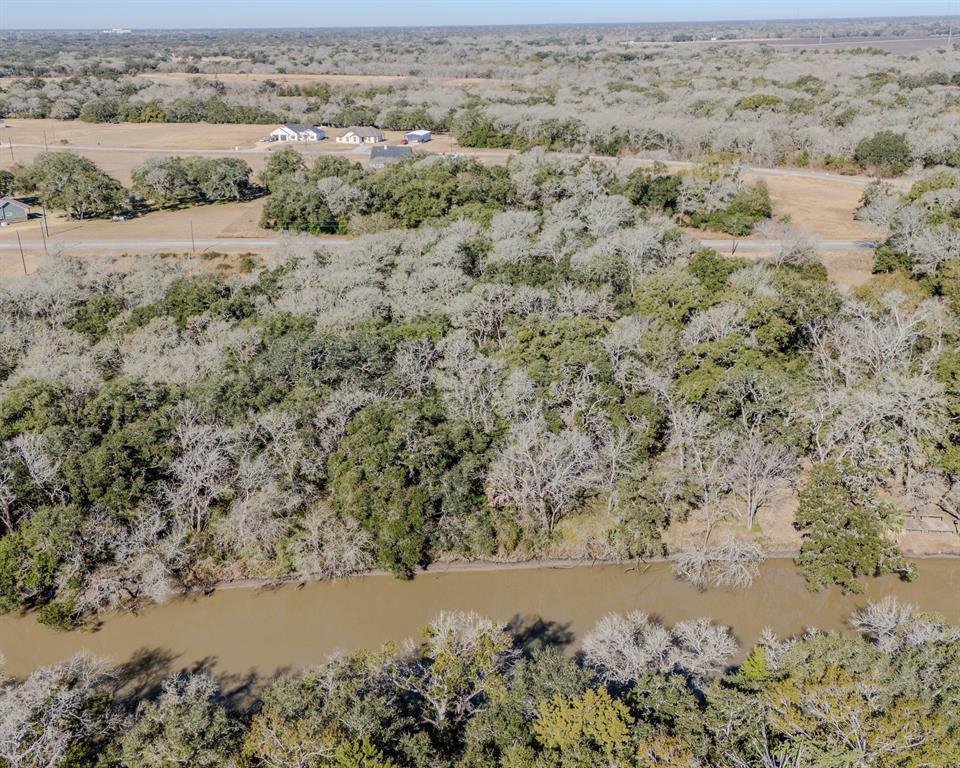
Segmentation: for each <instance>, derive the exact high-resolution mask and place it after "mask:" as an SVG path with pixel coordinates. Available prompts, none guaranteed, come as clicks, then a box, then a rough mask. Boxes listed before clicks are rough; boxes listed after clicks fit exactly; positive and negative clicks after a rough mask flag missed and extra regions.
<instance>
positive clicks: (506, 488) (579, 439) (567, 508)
mask: <svg viewBox="0 0 960 768" xmlns="http://www.w3.org/2000/svg"><path fill="white" fill-rule="evenodd" d="M596 465H597V453H596V450H595V449H594V446H593V443H592V441H591V440H590V438H589V437H587V436H586V435H585V434H583V433H582V432H579V431H578V430H576V429H564V430H562V431H560V432H559V433H557V434H553V433H551V432H550V431H549V430H548V429H547V425H546V422H545V421H544V419H543V417H542V416H535V417H531V418H527V419H525V420H524V421H521V422H519V423H518V424H515V425H514V427H513V428H512V429H511V430H510V435H509V437H508V438H507V442H506V444H505V445H504V446H503V448H502V449H501V451H500V454H499V456H498V457H497V458H496V459H495V460H494V462H493V465H492V466H491V468H490V473H489V476H488V479H487V486H488V491H487V492H488V495H489V497H490V500H491V502H492V503H493V504H495V505H497V506H505V505H513V506H514V507H516V508H517V509H518V510H520V511H521V512H523V513H524V514H527V515H529V516H531V517H532V518H533V520H534V521H535V522H536V524H537V525H538V526H539V527H540V528H541V529H542V530H543V531H545V532H546V533H547V534H552V533H553V531H554V530H555V529H556V526H557V524H558V523H559V522H560V521H561V520H562V519H563V518H564V517H566V516H567V515H568V514H569V513H570V512H572V511H573V509H574V508H575V507H576V505H577V504H578V502H579V500H580V496H581V494H582V493H583V492H584V491H586V490H587V489H588V488H589V487H590V485H591V483H592V482H593V471H594V469H595V467H596Z"/></svg>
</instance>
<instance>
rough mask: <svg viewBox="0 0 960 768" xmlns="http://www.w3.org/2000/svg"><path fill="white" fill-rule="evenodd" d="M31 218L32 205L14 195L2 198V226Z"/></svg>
mask: <svg viewBox="0 0 960 768" xmlns="http://www.w3.org/2000/svg"><path fill="white" fill-rule="evenodd" d="M29 218H30V207H29V206H27V205H26V204H25V203H21V202H20V201H19V200H14V199H13V198H12V197H4V198H2V199H0V227H5V226H7V224H16V223H18V222H21V221H26V220H27V219H29Z"/></svg>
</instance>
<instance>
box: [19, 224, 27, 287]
mask: <svg viewBox="0 0 960 768" xmlns="http://www.w3.org/2000/svg"><path fill="white" fill-rule="evenodd" d="M17 245H19V246H20V263H21V264H23V274H24V277H26V274H27V259H26V258H25V257H24V255H23V241H22V240H21V239H20V233H19V232H17Z"/></svg>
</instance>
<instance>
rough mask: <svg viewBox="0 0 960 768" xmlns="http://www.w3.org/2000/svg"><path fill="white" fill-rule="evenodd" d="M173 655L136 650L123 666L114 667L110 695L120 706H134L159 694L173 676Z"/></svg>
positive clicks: (159, 650) (165, 651)
mask: <svg viewBox="0 0 960 768" xmlns="http://www.w3.org/2000/svg"><path fill="white" fill-rule="evenodd" d="M176 658H177V656H176V654H173V653H171V652H170V651H167V650H165V649H163V648H139V649H137V650H136V651H134V653H133V655H132V656H131V657H130V658H129V659H128V660H127V661H125V662H124V663H123V664H120V665H118V666H117V667H114V669H113V670H112V673H113V681H114V683H113V694H114V697H115V699H116V701H117V702H119V703H121V704H135V703H136V702H137V701H139V700H141V699H150V698H153V697H155V696H157V695H158V694H159V693H160V688H161V686H162V685H163V681H164V680H166V679H167V678H168V677H169V676H170V675H171V674H173V672H174V669H173V662H174V661H175V660H176Z"/></svg>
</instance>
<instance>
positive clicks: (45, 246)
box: [17, 222, 50, 259]
mask: <svg viewBox="0 0 960 768" xmlns="http://www.w3.org/2000/svg"><path fill="white" fill-rule="evenodd" d="M17 234H19V233H17ZM40 237H42V238H43V255H44V256H46V257H47V258H48V259H49V258H50V251H48V250H47V235H46V233H44V231H43V222H40Z"/></svg>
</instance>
